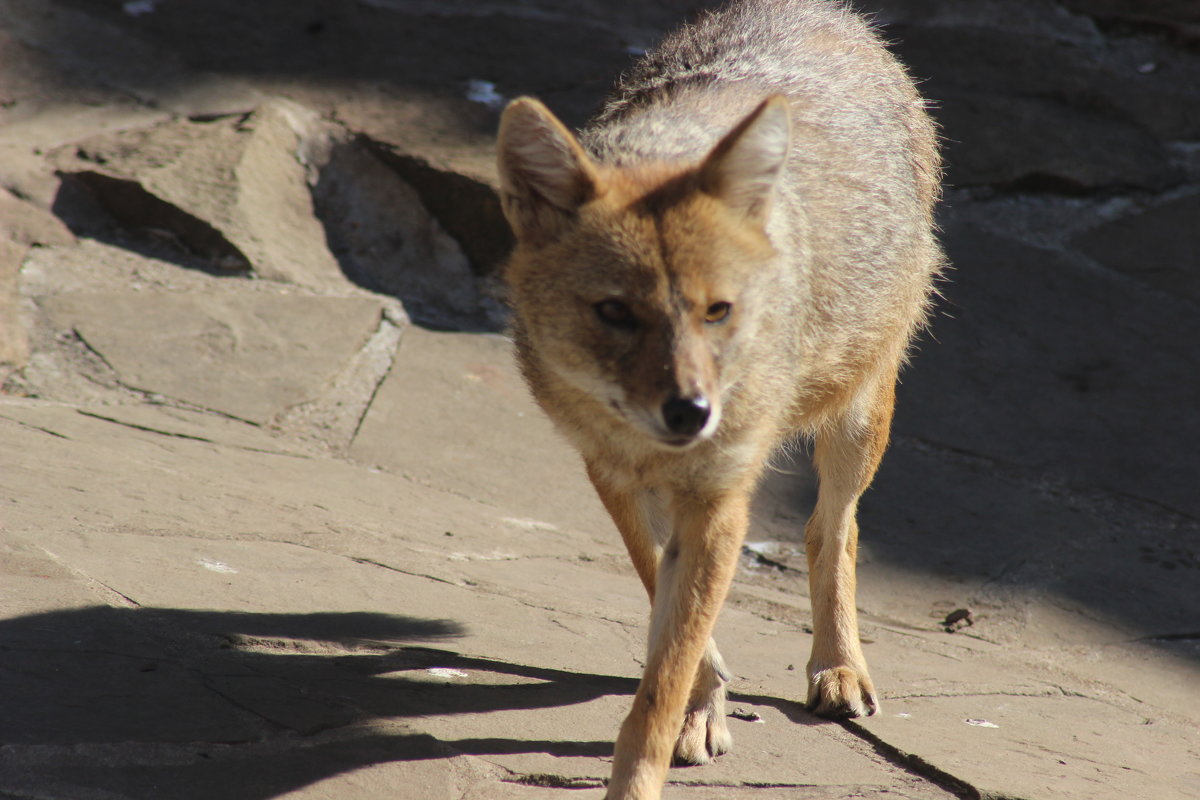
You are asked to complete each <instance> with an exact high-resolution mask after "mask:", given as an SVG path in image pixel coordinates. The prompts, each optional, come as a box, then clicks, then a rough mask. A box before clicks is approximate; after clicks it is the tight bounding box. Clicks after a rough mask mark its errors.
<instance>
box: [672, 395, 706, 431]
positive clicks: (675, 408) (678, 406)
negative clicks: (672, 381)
mask: <svg viewBox="0 0 1200 800" xmlns="http://www.w3.org/2000/svg"><path fill="white" fill-rule="evenodd" d="M709 411H711V408H710V407H709V405H708V398H707V397H704V396H703V395H701V396H699V397H672V398H671V399H670V400H668V401H667V402H665V403H663V407H662V415H663V422H665V423H666V425H667V430H669V431H670V432H671V433H676V434H679V435H680V436H695V435H696V434H697V433H699V432H700V430H701V429H702V428H703V427H704V423H706V422H708V414H709Z"/></svg>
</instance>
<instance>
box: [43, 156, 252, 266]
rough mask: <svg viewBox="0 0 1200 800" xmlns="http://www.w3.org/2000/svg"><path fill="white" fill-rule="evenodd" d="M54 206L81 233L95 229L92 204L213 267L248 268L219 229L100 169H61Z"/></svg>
mask: <svg viewBox="0 0 1200 800" xmlns="http://www.w3.org/2000/svg"><path fill="white" fill-rule="evenodd" d="M61 176H62V181H63V182H62V186H61V187H60V189H59V193H58V196H57V198H56V199H55V203H54V210H55V212H56V213H58V214H59V215H60V216H61V217H62V218H63V219H65V220H67V221H69V223H70V224H71V225H73V226H74V227H75V229H76V230H77V231H79V232H80V233H81V234H84V233H99V232H100V231H99V230H98V228H97V227H96V220H95V219H94V218H93V219H88V217H90V216H92V215H91V214H90V213H89V212H91V211H92V209H91V206H93V205H95V206H98V207H99V208H100V209H103V211H104V212H107V214H108V215H109V216H110V217H112V219H113V220H115V221H116V222H117V223H118V224H119V225H121V226H123V227H126V228H132V229H135V230H136V231H138V232H139V233H144V234H146V235H149V236H155V237H158V238H161V239H163V240H165V241H167V242H170V243H174V244H176V245H178V246H180V247H182V248H183V249H185V250H186V251H187V252H188V253H190V254H192V255H195V256H197V257H198V258H199V259H201V261H202V262H203V263H204V264H205V265H206V266H207V267H208V268H209V269H211V270H212V271H213V272H217V273H227V274H237V273H247V272H249V271H250V268H251V265H250V260H249V259H248V258H246V255H245V254H244V253H243V252H242V251H241V250H239V249H238V248H237V246H235V245H234V244H233V243H232V242H230V241H229V240H228V239H226V238H225V236H224V235H222V233H221V232H220V231H219V230H217V229H216V228H214V227H213V226H212V225H210V224H208V223H207V222H205V221H204V220H203V219H200V218H199V217H196V216H194V215H192V214H189V213H188V212H186V211H184V210H183V209H181V208H179V207H178V206H176V205H173V204H172V203H169V202H167V201H166V200H163V199H162V198H160V197H158V196H157V195H155V194H152V193H150V192H148V191H146V189H145V188H143V187H142V185H141V184H140V183H138V182H137V181H134V180H126V179H125V178H116V177H113V176H112V175H106V174H105V173H103V172H94V171H91V170H82V171H79V172H66V173H62V175H61Z"/></svg>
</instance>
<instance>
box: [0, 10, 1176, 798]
mask: <svg viewBox="0 0 1200 800" xmlns="http://www.w3.org/2000/svg"><path fill="white" fill-rule="evenodd" d="M866 5H868V7H870V8H871V9H873V10H875V11H876V12H878V14H879V20H880V21H881V23H883V24H884V25H885V26H886V35H887V36H888V38H889V39H890V40H892V41H894V42H895V44H896V48H897V50H898V51H899V53H900V54H901V55H902V56H903V57H904V59H905V60H906V61H907V62H908V63H909V64H910V65H911V67H912V70H913V72H914V73H915V74H916V75H917V76H919V77H920V78H922V79H923V80H924V83H923V88H924V90H925V92H926V93H927V94H928V95H929V96H930V97H931V98H933V99H935V100H936V101H937V103H938V108H937V111H936V114H937V116H938V118H939V120H940V121H941V122H942V124H943V126H944V133H945V136H946V151H947V156H948V159H949V168H948V175H947V178H948V186H949V188H948V191H947V197H946V202H945V204H944V207H943V213H942V219H941V223H942V227H943V229H944V240H945V242H946V246H947V248H948V250H949V253H950V256H951V259H952V261H953V263H954V269H953V271H952V272H951V273H950V274H949V276H948V281H947V283H946V284H945V285H944V286H943V287H942V289H943V293H944V295H945V296H944V299H943V300H942V302H941V303H940V305H939V312H938V314H937V317H936V319H935V321H934V324H933V327H932V331H931V332H930V333H929V335H927V336H926V337H925V338H924V340H923V341H922V343H921V346H920V348H919V352H918V354H917V357H916V359H915V361H914V364H913V366H912V367H911V368H910V369H909V370H908V371H907V372H906V374H905V376H904V379H903V384H902V386H901V387H900V397H899V411H898V419H897V423H896V434H895V442H894V445H893V447H892V449H891V451H890V453H889V455H888V456H887V458H886V460H885V463H884V467H883V469H882V471H881V473H880V475H879V478H878V480H877V482H876V484H875V486H874V488H873V490H872V491H871V492H870V493H868V495H867V497H866V498H865V500H864V503H863V510H862V523H863V530H864V547H863V553H862V564H861V568H860V570H861V572H860V598H859V602H860V606H861V609H862V614H863V635H864V638H865V639H866V641H867V646H866V651H867V656H868V659H869V660H870V661H871V663H872V665H873V675H874V677H875V679H876V682H877V683H878V684H879V686H880V687H881V689H882V693H883V697H884V701H883V713H882V714H881V715H879V716H877V717H873V718H870V719H866V720H857V721H852V722H846V723H843V724H839V723H834V722H827V721H823V720H819V719H817V718H814V717H812V716H810V715H808V714H807V713H805V712H804V711H803V710H802V707H801V705H800V702H799V701H801V700H802V698H803V694H804V688H803V673H802V671H803V665H804V662H805V660H806V658H807V650H808V645H809V628H808V625H809V623H810V608H809V604H808V599H807V596H806V588H805V581H806V574H805V566H804V561H803V557H802V555H801V553H800V551H801V548H802V541H801V537H802V533H801V531H802V524H803V520H804V517H805V514H806V510H807V507H808V504H809V503H810V502H811V495H812V481H811V476H810V475H809V473H808V470H807V467H806V466H805V465H804V463H803V459H802V458H801V457H799V456H797V458H796V459H795V460H794V461H792V462H789V463H783V464H780V465H779V468H778V469H777V470H776V471H774V472H773V473H772V474H771V476H770V478H769V479H768V480H767V482H766V484H765V486H764V487H763V491H762V493H761V496H760V498H759V503H758V506H757V508H756V514H755V525H754V529H753V531H752V533H751V541H750V542H749V544H748V546H747V548H746V551H745V556H744V559H743V564H742V569H741V570H740V573H739V575H738V577H737V580H736V583H735V585H734V588H733V591H732V594H731V598H730V602H729V604H728V606H727V608H726V610H725V612H724V614H723V616H722V619H721V622H720V624H719V631H718V639H719V640H720V641H721V642H722V649H723V650H724V652H725V653H726V656H727V658H728V659H729V661H730V665H731V667H732V670H733V672H734V673H735V675H736V679H735V682H734V684H733V692H734V695H733V700H732V702H731V706H730V707H731V710H732V716H733V719H731V720H730V726H731V729H732V732H733V735H734V737H735V740H736V745H735V750H734V752H733V753H731V754H729V755H727V756H724V757H722V758H721V759H719V761H718V762H717V763H716V764H715V765H712V766H706V767H696V768H688V769H676V770H673V771H672V772H671V774H670V784H669V786H668V790H667V797H669V798H733V799H734V800H741V799H743V798H747V799H751V800H774V798H845V797H865V798H880V799H881V798H885V797H907V798H922V799H925V798H944V797H987V798H1037V799H1039V800H1040V799H1042V798H1046V799H1047V800H1049V799H1050V798H1053V799H1054V800H1060V799H1062V798H1079V800H1096V799H1097V798H1146V799H1147V800H1150V799H1151V798H1152V799H1153V800H1170V799H1171V798H1191V797H1197V796H1200V733H1198V731H1200V712H1198V711H1197V706H1196V698H1197V697H1198V696H1200V490H1198V487H1197V474H1198V472H1200V414H1197V412H1196V409H1197V408H1200V314H1198V313H1197V310H1198V308H1200V14H1198V13H1197V11H1196V8H1195V5H1194V4H1193V3H1190V2H1187V0H1174V2H1172V0H1161V1H1159V2H1146V1H1139V0H1058V1H1057V2H1052V0H1040V1H1037V2H1035V1H1034V0H1029V1H1028V2H1024V1H1018V0H1008V1H1005V0H974V2H970V3H962V2H957V1H956V0H911V1H907V0H877V1H876V2H872V3H869V4H866ZM697 7H698V4H697V3H694V2H688V1H687V0H659V1H658V2H654V3H644V2H637V0H609V1H608V2H600V0H586V2H567V1H566V0H529V1H528V2H521V0H496V1H495V2H483V1H477V2H470V0H440V1H439V2H429V1H426V0H361V1H360V2H349V1H346V2H332V0H258V1H257V2H249V3H248V2H233V1H232V0H210V2H206V3H186V2H182V0H141V1H140V2H120V1H119V0H90V1H85V0H0V383H2V384H3V392H2V393H0V523H2V525H3V528H2V532H0V553H2V555H0V798H4V799H5V800H9V799H11V800H17V798H20V800H33V799H34V798H37V800H117V799H118V798H120V799H125V798H137V799H138V800H174V799H175V798H196V799H197V800H201V799H203V800H211V798H221V797H224V798H231V800H251V799H253V800H258V799H259V798H264V799H265V798H275V797H290V798H338V800H353V798H372V800H374V798H380V797H393V798H413V800H429V799H430V798H433V799H435V800H440V798H463V799H464V800H467V799H474V800H482V799H483V798H488V799H489V800H492V799H502V798H534V799H535V800H536V798H546V799H547V800H550V799H551V798H566V797H599V796H600V795H601V793H602V792H601V790H600V788H599V787H600V786H601V785H602V779H603V778H604V777H605V776H606V775H607V774H608V771H609V767H610V760H611V754H612V740H613V737H614V735H615V733H616V730H617V726H618V724H619V721H620V719H621V717H622V715H623V714H624V712H625V709H626V707H627V705H628V703H629V697H630V694H631V693H632V691H633V689H634V688H635V686H636V678H637V676H638V674H639V672H640V660H641V658H642V651H643V646H644V644H643V643H644V635H645V627H644V626H645V619H646V608H645V603H644V599H643V596H642V592H641V589H640V588H639V587H638V586H637V583H636V579H635V578H634V577H633V575H632V571H631V570H630V568H629V567H628V566H627V565H626V560H625V557H624V555H623V552H622V549H621V545H620V542H619V539H618V537H617V536H616V534H615V532H614V531H613V529H612V526H611V523H610V522H609V521H608V520H607V519H606V517H605V515H604V513H603V511H602V510H601V508H600V506H599V503H598V501H597V500H596V499H595V497H594V496H593V494H592V492H591V490H590V489H589V487H588V486H587V484H586V481H585V479H584V477H583V475H582V470H581V469H580V466H579V464H578V463H577V460H576V458H575V457H574V455H573V454H572V453H571V452H569V450H568V449H567V448H566V447H565V446H564V445H563V444H562V443H561V442H560V441H559V440H558V439H557V438H556V437H555V436H554V434H553V432H552V431H551V430H550V429H549V425H548V423H546V422H545V420H544V419H543V418H542V417H541V416H540V415H539V413H538V412H537V410H536V409H535V408H534V407H533V405H532V403H531V402H530V401H529V399H528V398H527V396H526V392H525V390H524V387H523V386H522V385H521V382H520V380H519V379H518V378H517V376H516V375H515V373H514V369H513V366H512V362H511V357H510V353H509V346H508V342H507V341H506V340H505V339H504V338H503V337H502V336H501V335H499V332H500V331H502V329H503V323H504V311H503V306H502V304H501V303H500V302H499V301H498V299H497V297H498V295H497V291H496V286H497V283H496V274H497V270H498V265H499V263H500V261H501V259H502V257H503V254H504V253H505V251H506V249H507V247H508V246H509V241H510V240H509V237H508V233H507V230H506V228H505V226H504V223H503V221H502V219H501V218H500V216H499V211H498V206H497V203H496V200H495V196H494V194H493V191H492V187H493V185H494V179H495V175H494V168H493V166H492V137H493V133H494V129H495V124H496V119H497V114H498V109H499V107H500V105H501V104H502V103H503V100H504V98H507V97H512V96H515V95H518V94H535V95H537V96H539V97H541V98H543V99H544V100H546V101H547V102H548V103H549V104H550V105H551V106H552V107H554V108H555V109H556V110H558V111H559V112H561V114H562V115H563V117H564V118H565V119H566V120H568V121H569V122H570V123H572V124H582V123H583V122H584V121H585V120H586V118H587V116H588V115H589V113H591V111H592V110H594V109H595V107H596V105H597V103H598V102H599V100H600V99H601V98H602V96H603V94H604V92H605V90H606V88H607V87H608V86H610V85H611V82H612V80H613V79H614V78H615V76H616V75H617V74H619V73H620V71H621V70H622V69H623V68H624V67H625V66H627V65H628V64H629V63H630V60H631V59H632V58H633V57H634V56H635V55H636V54H637V53H638V52H640V51H641V50H642V49H644V48H645V47H647V46H649V45H650V44H651V43H653V41H654V40H655V39H656V38H657V36H658V35H660V33H661V32H662V31H664V30H665V29H667V28H669V27H670V26H672V25H673V24H675V23H676V22H677V21H678V20H680V19H683V18H685V17H686V16H687V15H688V14H689V13H691V12H693V11H695V10H696V8H697ZM960 609H965V610H968V611H969V612H970V616H969V617H966V616H965V615H964V614H963V613H957V614H956V613H955V612H958V611H959V610H960ZM956 618H958V620H957V621H956V622H955V621H954V620H955V619H956ZM947 619H949V620H951V623H950V624H946V621H947ZM968 623H970V624H968Z"/></svg>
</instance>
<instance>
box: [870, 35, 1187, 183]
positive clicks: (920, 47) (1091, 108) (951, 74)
mask: <svg viewBox="0 0 1200 800" xmlns="http://www.w3.org/2000/svg"><path fill="white" fill-rule="evenodd" d="M888 35H889V37H894V38H895V39H896V40H897V45H896V50H897V52H898V54H899V55H900V57H901V58H902V59H903V60H904V61H905V63H907V64H908V65H909V67H910V69H911V71H912V72H913V74H914V75H916V76H917V77H919V78H928V80H927V81H926V82H925V83H924V84H923V85H922V90H923V92H924V93H925V94H926V95H927V96H929V97H931V98H932V99H933V100H934V101H936V107H935V110H934V114H935V115H936V116H937V118H938V120H939V122H941V123H942V125H943V134H944V135H945V137H946V140H947V145H946V158H947V163H948V171H947V174H948V179H949V181H950V183H952V184H954V185H958V186H971V185H978V184H1000V185H1003V186H1010V185H1013V184H1018V185H1019V184H1021V183H1034V184H1037V183H1039V182H1040V183H1041V184H1049V185H1050V187H1051V188H1056V187H1057V188H1065V189H1068V190H1074V191H1082V190H1090V189H1099V188H1127V187H1140V188H1149V189H1160V188H1163V187H1164V186H1167V185H1169V184H1171V183H1172V182H1175V181H1177V180H1178V179H1179V178H1180V175H1179V174H1178V173H1177V171H1176V170H1175V168H1174V167H1173V166H1172V164H1171V159H1170V154H1169V152H1168V150H1167V148H1166V147H1165V145H1164V144H1163V143H1162V142H1161V141H1160V140H1159V139H1158V138H1157V137H1158V136H1160V135H1170V136H1172V137H1175V138H1187V136H1189V135H1193V134H1194V133H1195V132H1196V131H1198V130H1200V105H1198V103H1200V88H1196V86H1194V85H1191V86H1189V85H1188V82H1187V80H1182V81H1181V80H1177V79H1172V78H1171V77H1170V75H1169V74H1167V71H1165V70H1164V71H1163V73H1162V74H1139V72H1138V71H1137V67H1138V64H1139V62H1140V61H1141V60H1142V59H1143V58H1145V57H1148V56H1144V55H1143V54H1141V53H1140V52H1134V50H1135V48H1133V47H1132V46H1131V47H1130V48H1126V49H1128V50H1130V52H1129V53H1127V54H1125V55H1118V56H1117V57H1114V56H1113V55H1112V54H1111V52H1110V48H1108V47H1106V46H1104V45H1103V44H1102V43H1092V42H1087V41H1077V40H1062V39H1058V38H1055V37H1054V36H1053V34H1052V32H1049V31H1048V32H1047V33H1046V34H1045V35H1043V36H1036V35H1030V34H1027V33H1020V32H1015V31H1009V30H1002V29H1001V30H997V29H994V28H990V27H974V26H969V25H967V26H964V25H938V26H931V27H915V26H910V25H896V26H893V27H892V28H889V29H888ZM1196 68H1197V67H1196V65H1194V64H1192V63H1191V61H1190V60H1180V63H1179V65H1178V67H1177V68H1176V71H1183V72H1185V73H1186V74H1192V72H1194V71H1195V70H1196ZM1197 74H1200V73H1197ZM1176 77H1177V78H1178V76H1176Z"/></svg>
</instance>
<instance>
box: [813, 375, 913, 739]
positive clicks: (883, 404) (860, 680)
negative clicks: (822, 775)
mask: <svg viewBox="0 0 1200 800" xmlns="http://www.w3.org/2000/svg"><path fill="white" fill-rule="evenodd" d="M861 400H862V402H860V404H859V405H857V406H856V407H855V408H852V409H851V411H850V412H849V413H847V414H846V415H845V417H843V419H842V420H841V421H840V422H839V423H838V424H837V425H835V426H832V427H830V428H829V429H827V430H825V431H822V433H821V434H820V435H818V437H817V442H816V447H815V452H814V462H815V463H816V467H817V472H818V474H819V476H820V489H819V492H818V495H817V504H816V508H815V509H814V510H813V515H812V518H811V519H810V520H809V522H808V527H807V528H806V529H805V546H806V549H807V551H808V581H809V595H810V597H811V599H812V608H813V648H812V656H811V657H810V658H809V662H808V707H809V709H810V710H812V711H813V712H815V713H817V714H821V715H822V716H827V717H857V716H870V715H872V714H875V713H876V712H878V710H879V697H878V695H877V694H876V692H875V685H874V683H872V681H871V676H870V675H869V674H868V672H867V662H866V659H865V658H864V657H863V652H862V645H861V644H860V643H859V636H858V609H857V607H856V606H855V588H856V586H855V571H856V570H855V565H856V562H857V557H858V522H857V521H856V519H855V514H856V511H857V508H858V499H859V497H860V496H861V495H862V493H863V491H865V490H866V488H867V486H868V485H869V484H870V482H871V478H872V477H873V476H874V475H875V470H876V468H877V467H878V466H879V460H880V458H882V457H883V451H884V449H885V448H886V447H887V439H888V430H889V427H890V425H891V419H892V406H893V403H894V382H893V381H889V382H886V383H883V384H881V386H880V388H879V389H878V390H876V391H874V392H871V393H869V394H867V395H865V396H864V397H863V398H861Z"/></svg>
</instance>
